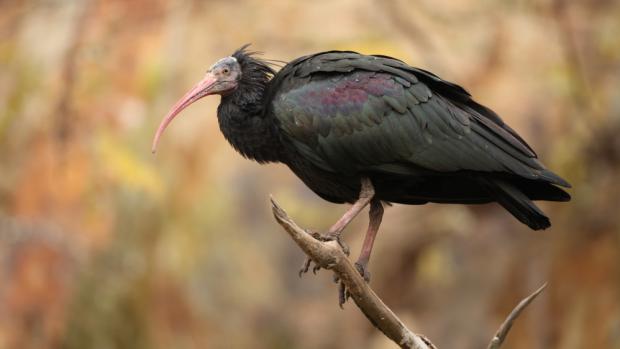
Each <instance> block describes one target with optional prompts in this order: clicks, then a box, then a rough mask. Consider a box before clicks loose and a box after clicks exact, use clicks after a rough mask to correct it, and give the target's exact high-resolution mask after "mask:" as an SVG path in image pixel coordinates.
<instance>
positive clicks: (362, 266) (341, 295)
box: [334, 261, 370, 308]
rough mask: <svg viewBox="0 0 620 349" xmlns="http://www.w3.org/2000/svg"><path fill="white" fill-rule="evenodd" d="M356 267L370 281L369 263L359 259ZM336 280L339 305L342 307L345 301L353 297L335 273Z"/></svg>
mask: <svg viewBox="0 0 620 349" xmlns="http://www.w3.org/2000/svg"><path fill="white" fill-rule="evenodd" d="M355 269H357V271H358V272H359V273H360V275H361V276H362V277H363V278H364V281H366V282H370V272H369V271H368V264H367V263H363V262H359V261H358V262H355ZM334 282H335V283H337V284H338V305H339V306H340V308H342V306H343V305H344V303H346V302H347V300H348V299H349V298H350V297H351V294H350V293H349V291H348V290H347V287H346V286H345V285H344V283H343V282H342V280H340V278H339V277H338V276H337V275H334Z"/></svg>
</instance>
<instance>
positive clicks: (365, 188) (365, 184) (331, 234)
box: [299, 178, 375, 276]
mask: <svg viewBox="0 0 620 349" xmlns="http://www.w3.org/2000/svg"><path fill="white" fill-rule="evenodd" d="M374 196H375V189H374V188H373V186H372V182H371V181H370V179H368V178H362V180H361V189H360V195H359V199H357V201H356V202H355V203H354V204H353V206H351V208H349V209H348V210H347V212H345V213H344V215H342V217H340V219H339V220H338V221H337V222H336V223H335V224H334V225H332V226H331V228H329V230H328V231H327V234H325V236H324V237H323V238H324V239H327V240H336V241H338V243H339V244H340V246H341V247H342V249H343V251H344V252H345V253H346V254H347V255H349V248H348V247H347V246H346V245H345V244H344V243H343V242H342V241H341V240H340V234H341V233H342V231H343V230H344V228H346V227H347V225H349V223H351V221H352V220H353V218H355V217H356V216H357V215H358V214H359V213H360V211H361V210H362V209H364V207H366V205H368V204H369V203H370V201H371V200H372V198H373V197H374ZM311 262H312V260H311V259H310V258H307V259H306V261H305V262H304V264H303V265H302V266H301V269H300V270H299V276H301V275H303V274H304V273H306V272H308V269H309V268H310V263H311ZM319 269H320V267H319V266H318V265H316V266H314V268H313V269H312V272H316V271H317V270H319Z"/></svg>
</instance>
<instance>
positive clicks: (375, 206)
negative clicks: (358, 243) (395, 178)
mask: <svg viewBox="0 0 620 349" xmlns="http://www.w3.org/2000/svg"><path fill="white" fill-rule="evenodd" d="M368 216H369V218H370V222H369V223H368V230H367V231H366V236H365V237H364V244H363V245H362V251H361V252H360V256H359V258H358V259H357V262H355V266H356V267H357V269H358V270H359V272H360V274H362V276H363V277H364V279H366V281H369V280H370V273H369V272H368V270H367V269H366V268H367V266H368V261H369V260H370V253H371V252H372V246H373V245H374V243H375V238H376V237H377V232H378V231H379V226H380V225H381V220H382V219H383V204H382V203H381V201H379V200H372V201H371V203H370V212H369V213H368Z"/></svg>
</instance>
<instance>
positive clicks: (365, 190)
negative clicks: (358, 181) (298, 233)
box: [327, 177, 375, 238]
mask: <svg viewBox="0 0 620 349" xmlns="http://www.w3.org/2000/svg"><path fill="white" fill-rule="evenodd" d="M374 196H375V188H374V187H373V186H372V183H371V182H370V179H368V178H366V177H364V178H362V185H361V189H360V195H359V198H358V199H357V201H356V202H355V203H354V204H353V206H351V208H349V209H348V210H347V212H345V213H344V214H343V215H342V217H340V219H339V220H338V221H337V222H336V223H335V224H334V225H332V226H331V228H329V230H328V231H327V236H328V237H331V238H337V237H338V236H340V233H342V231H343V230H344V228H346V227H347V225H349V223H351V221H352V220H353V218H355V217H356V216H357V215H358V214H359V213H360V211H361V210H362V209H364V207H366V205H368V203H370V200H372V198H373V197H374Z"/></svg>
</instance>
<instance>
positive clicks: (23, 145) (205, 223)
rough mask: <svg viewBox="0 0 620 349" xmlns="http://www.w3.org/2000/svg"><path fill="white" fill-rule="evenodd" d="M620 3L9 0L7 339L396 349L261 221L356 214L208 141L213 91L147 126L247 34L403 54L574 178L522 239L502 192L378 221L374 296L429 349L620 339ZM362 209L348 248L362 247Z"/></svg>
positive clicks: (275, 42) (256, 41)
mask: <svg viewBox="0 0 620 349" xmlns="http://www.w3.org/2000/svg"><path fill="white" fill-rule="evenodd" d="M619 18H620V2H619V1H615V0H595V1H585V0H584V1H564V0H518V1H517V0H509V1H488V0H479V1H474V0H457V1H454V0H416V1H413V0H399V1H395V0H386V1H379V0H374V1H373V0H362V1H358V0H336V1H327V0H316V1H283V0H280V1H270V2H264V1H259V0H243V1H242V0H212V1H197V0H194V1H163V0H159V1H153V0H132V1H121V0H106V1H97V0H81V1H61V0H58V1H52V0H49V1H43V0H41V1H33V0H22V1H16V0H8V1H7V0H4V1H0V348H11V349H12V348H24V349H29V348H80V349H81V348H136V349H141V348H156V349H157V348H188V349H189V348H259V349H260V348H300V349H306V348H368V349H379V348H393V347H394V345H393V344H392V343H390V342H388V341H387V340H386V339H385V338H384V337H383V336H382V335H381V334H379V333H378V331H376V330H374V329H373V328H372V327H371V325H370V324H369V323H368V322H367V321H366V319H365V318H364V317H363V315H361V313H360V312H359V310H358V309H357V308H356V307H355V306H354V305H353V304H352V303H349V304H346V305H345V307H344V310H340V309H339V308H338V304H337V293H336V286H335V285H334V284H333V283H332V281H331V278H332V276H331V275H330V273H328V272H325V271H322V272H320V273H319V274H318V275H317V276H313V275H307V276H305V277H304V278H302V279H299V278H298V277H297V270H298V269H299V267H300V266H301V263H302V262H303V260H304V255H303V254H302V253H301V251H300V250H299V249H298V248H297V247H296V246H295V245H294V244H293V242H292V241H291V240H290V239H289V238H288V237H287V236H286V235H285V233H284V232H283V231H282V230H281V228H280V227H279V226H278V225H277V224H276V223H275V222H274V220H273V217H272V215H271V211H270V206H269V202H268V197H269V194H273V195H274V196H275V197H276V198H277V199H278V200H279V202H280V203H281V204H282V205H283V206H284V207H285V208H286V209H287V210H288V212H289V214H291V216H292V217H294V218H295V219H296V220H297V222H298V223H299V224H300V225H303V226H306V227H312V228H315V229H326V228H327V227H329V226H330V225H331V223H333V222H334V221H335V220H336V219H337V218H338V217H339V216H340V215H341V214H342V213H343V212H344V210H345V209H346V207H345V206H338V205H333V204H329V203H326V202H324V201H322V200H321V199H319V198H318V197H317V196H315V195H314V194H313V193H311V192H310V191H309V190H308V189H306V188H305V187H304V186H303V185H302V183H301V182H300V181H299V180H298V179H296V178H295V177H294V176H293V174H292V173H290V172H289V170H288V169H287V168H285V167H284V166H283V165H273V164H272V165H268V166H259V165H258V164H256V163H253V162H250V161H247V160H244V159H243V158H242V157H241V156H239V155H238V154H236V153H235V152H234V150H233V149H232V148H231V147H230V146H229V145H228V144H227V143H226V141H225V140H224V138H223V136H222V135H221V134H220V132H219V129H218V125H217V119H216V117H215V115H216V106H217V104H218V102H219V100H218V97H211V98H207V99H204V100H202V101H201V102H200V103H197V104H195V105H193V106H192V107H191V108H189V109H188V110H186V111H185V112H184V113H183V116H182V117H181V118H179V119H178V120H177V121H176V122H175V123H174V124H173V125H172V127H171V128H170V129H169V130H168V131H167V132H166V135H165V137H164V138H163V141H162V142H161V144H160V148H159V152H158V154H157V155H156V156H153V155H152V154H151V152H150V142H151V137H152V135H153V133H154V131H155V129H156V126H157V124H158V123H159V121H160V120H161V118H162V117H163V116H164V114H165V113H166V112H167V111H168V109H169V107H170V106H171V105H172V104H173V103H174V102H175V101H176V99H177V98H179V97H180V96H181V95H182V94H183V93H184V92H185V91H186V90H187V89H188V88H189V87H191V86H192V85H193V84H194V83H195V82H196V81H197V80H198V79H200V78H201V77H202V75H203V74H204V72H205V70H206V69H207V68H208V67H209V66H210V65H211V64H212V63H213V62H214V61H215V60H217V59H218V58H220V57H223V56H227V55H229V54H231V53H232V52H233V51H234V50H235V49H237V48H238V47H240V46H241V45H243V44H245V43H252V44H253V46H252V48H253V49H256V50H260V51H263V52H265V55H264V57H266V58H272V59H279V60H284V61H288V60H291V59H293V58H296V57H298V56H300V55H303V54H308V53H313V52H317V51H321V50H328V49H351V50H357V51H360V52H363V53H381V54H385V55H391V56H395V57H398V58H401V59H403V60H405V61H407V62H409V63H411V64H412V65H414V66H419V67H422V68H425V69H428V70H431V71H433V72H435V73H437V74H438V75H440V76H442V77H443V78H445V79H447V80H450V81H454V82H456V83H459V84H461V85H463V86H464V87H466V88H467V89H468V90H469V91H470V92H471V93H472V94H473V95H474V96H475V97H476V99H477V100H478V101H480V102H481V103H483V104H486V105H488V106H490V107H492V108H493V109H494V110H495V111H497V112H498V113H499V114H500V115H501V116H502V117H503V118H504V119H505V120H506V121H508V122H509V124H510V125H511V126H512V127H513V128H514V129H516V130H517V131H518V132H519V133H520V134H521V135H523V136H524V138H525V139H526V140H527V141H528V142H529V143H530V144H531V145H532V146H533V147H534V148H535V149H536V150H537V152H538V154H539V157H540V158H541V159H542V161H543V162H544V163H545V164H546V165H547V166H549V167H550V168H551V169H553V170H554V171H555V172H557V173H558V174H560V175H562V176H563V177H565V178H566V179H568V180H569V182H571V183H572V184H573V186H574V188H573V189H571V190H570V193H571V194H572V195H573V198H574V199H573V201H571V202H570V203H541V204H540V206H541V207H542V208H543V209H544V210H545V211H546V212H547V213H548V215H549V216H550V217H551V220H552V223H553V227H552V228H551V229H549V230H547V231H542V232H540V231H539V232H534V231H530V230H528V228H527V227H526V226H524V225H522V224H520V223H519V222H517V221H516V220H515V219H513V218H512V217H511V216H510V215H509V214H507V213H506V212H504V211H503V210H502V209H500V208H499V207H497V206H495V205H484V206H475V207H465V206H450V205H426V206H419V207H412V206H398V205H396V206H394V207H391V208H389V209H388V210H387V211H386V215H385V217H384V223H383V226H382V229H381V232H380V234H379V238H378V241H377V243H376V245H375V250H374V253H373V259H372V260H371V265H370V270H371V272H372V275H373V278H372V286H373V287H374V288H375V290H376V291H377V293H378V294H379V295H380V296H381V297H382V298H383V300H384V301H385V302H386V303H387V304H388V305H389V306H391V307H392V309H393V310H394V311H395V312H396V313H397V314H399V315H400V316H401V317H402V318H403V320H404V321H405V322H406V323H407V324H408V325H409V326H410V328H412V329H413V330H415V331H417V332H420V333H423V334H425V335H426V336H428V337H429V338H431V339H432V340H433V342H434V343H435V344H436V345H437V346H438V347H439V348H465V349H469V348H472V349H473V348H483V347H486V343H487V342H488V340H489V339H490V337H491V336H492V334H493V333H494V331H495V330H496V329H497V327H498V326H499V324H500V323H501V322H502V321H503V319H504V317H505V316H506V315H507V314H508V313H509V312H510V310H511V309H512V307H513V306H515V305H516V303H517V302H518V301H519V300H520V299H521V298H523V297H525V296H526V295H527V294H529V293H531V292H532V291H533V290H535V289H536V288H537V287H538V286H540V285H541V284H542V283H543V282H545V281H548V282H549V287H548V289H547V290H546V291H545V292H544V293H543V294H542V295H541V297H540V298H539V299H537V300H536V301H535V303H534V304H533V305H532V306H530V307H529V308H528V309H527V310H526V311H525V313H524V315H523V316H522V317H521V318H520V319H519V320H518V321H517V324H516V325H515V327H514V329H513V330H512V332H511V334H510V335H509V337H508V340H507V343H506V344H505V345H504V347H503V348H506V349H509V348H535V349H538V348H541V349H543V348H565V349H573V348H575V349H579V348H612V349H613V348H616V349H617V348H620V214H619V212H620V211H618V200H619V199H620V187H619V178H620V177H619V176H620V137H618V134H619V133H620V39H619V38H620V20H619ZM365 216H366V215H365V214H364V215H362V217H361V218H359V219H357V220H356V221H355V222H354V224H353V225H352V226H351V227H350V228H349V229H348V231H347V232H346V234H345V240H346V241H347V242H348V243H349V245H350V246H351V248H352V251H354V253H357V250H358V249H359V246H360V245H361V240H362V238H363V231H364V230H365V225H366V224H367V218H366V217H365Z"/></svg>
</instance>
